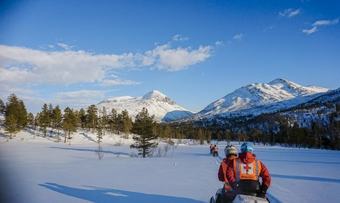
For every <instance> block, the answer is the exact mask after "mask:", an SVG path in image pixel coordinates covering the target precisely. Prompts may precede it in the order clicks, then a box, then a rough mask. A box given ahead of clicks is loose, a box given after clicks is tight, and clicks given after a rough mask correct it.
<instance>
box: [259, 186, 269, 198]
mask: <svg viewBox="0 0 340 203" xmlns="http://www.w3.org/2000/svg"><path fill="white" fill-rule="evenodd" d="M267 190H268V187H267V186H266V185H262V186H261V189H260V191H259V192H258V193H257V196H258V197H262V198H265V197H266V193H267Z"/></svg>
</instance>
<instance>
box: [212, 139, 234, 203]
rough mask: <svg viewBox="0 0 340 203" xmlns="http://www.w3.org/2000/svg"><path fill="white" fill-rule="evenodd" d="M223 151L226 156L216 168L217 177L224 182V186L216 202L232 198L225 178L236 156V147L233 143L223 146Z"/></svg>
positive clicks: (229, 200) (230, 189) (228, 200)
mask: <svg viewBox="0 0 340 203" xmlns="http://www.w3.org/2000/svg"><path fill="white" fill-rule="evenodd" d="M224 153H225V155H226V158H224V159H223V160H222V162H221V164H220V167H219V170H218V179H219V180H220V181H221V182H223V183H224V186H223V189H222V193H221V195H220V196H219V197H217V200H216V202H231V201H232V200H233V199H234V193H233V189H232V187H231V185H230V184H229V182H228V179H227V170H228V167H229V166H230V165H232V164H233V160H234V159H235V158H237V148H236V147H235V146H233V145H228V146H226V147H225V149H224Z"/></svg>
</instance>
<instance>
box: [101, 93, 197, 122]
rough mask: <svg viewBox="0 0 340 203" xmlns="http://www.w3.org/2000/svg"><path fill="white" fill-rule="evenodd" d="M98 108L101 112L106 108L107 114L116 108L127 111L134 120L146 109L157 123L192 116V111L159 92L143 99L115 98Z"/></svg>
mask: <svg viewBox="0 0 340 203" xmlns="http://www.w3.org/2000/svg"><path fill="white" fill-rule="evenodd" d="M97 107H98V109H99V110H101V109H103V107H105V109H106V110H107V112H111V110H112V109H113V108H114V109H116V110H117V112H119V113H120V112H121V111H123V110H125V109H126V110H127V111H128V112H129V115H130V116H131V117H132V118H134V117H135V116H136V115H137V114H138V113H139V112H140V111H141V110H142V109H143V107H145V108H147V109H148V112H149V114H150V115H154V116H155V120H157V121H172V120H177V119H183V118H185V117H188V116H191V115H192V113H191V112H190V111H188V110H187V109H185V108H183V107H181V106H179V105H178V104H176V103H175V102H174V101H172V100H171V99H170V98H169V97H167V96H166V95H164V94H163V93H161V92H160V91H157V90H153V91H151V92H148V93H146V94H145V95H144V96H142V97H130V96H123V97H113V98H110V99H107V100H104V101H102V102H100V103H98V104H97Z"/></svg>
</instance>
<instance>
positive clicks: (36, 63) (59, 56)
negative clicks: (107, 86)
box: [0, 44, 212, 84]
mask: <svg viewBox="0 0 340 203" xmlns="http://www.w3.org/2000/svg"><path fill="white" fill-rule="evenodd" d="M211 51H212V47H211V46H200V47H198V48H197V49H192V48H190V47H187V48H182V47H178V48H172V47H171V46H170V45H169V44H166V45H159V46H156V47H155V48H154V49H152V50H149V51H146V52H144V53H123V54H119V55H118V54H95V53H90V52H86V51H82V50H79V51H74V50H64V51H42V50H35V49H29V48H24V47H15V46H6V45H0V73H1V75H0V81H3V82H15V83H31V84H76V83H93V82H100V81H103V79H104V78H105V77H106V74H107V72H108V71H110V70H119V69H125V68H139V67H151V68H154V67H156V68H158V69H162V70H167V71H179V70H183V69H186V68H188V67H189V66H191V65H194V64H197V63H200V62H203V61H205V60H206V59H207V58H209V57H210V56H211ZM131 84H132V83H131Z"/></svg>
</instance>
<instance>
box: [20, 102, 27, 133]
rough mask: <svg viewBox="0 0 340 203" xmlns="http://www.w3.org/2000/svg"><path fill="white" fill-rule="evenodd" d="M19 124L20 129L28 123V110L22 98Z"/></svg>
mask: <svg viewBox="0 0 340 203" xmlns="http://www.w3.org/2000/svg"><path fill="white" fill-rule="evenodd" d="M18 125H19V128H20V129H23V128H25V127H26V125H27V110H26V107H25V104H24V102H23V101H22V100H19V106H18Z"/></svg>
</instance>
